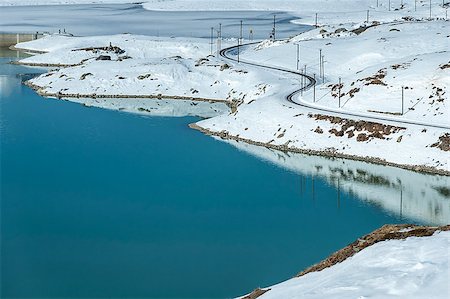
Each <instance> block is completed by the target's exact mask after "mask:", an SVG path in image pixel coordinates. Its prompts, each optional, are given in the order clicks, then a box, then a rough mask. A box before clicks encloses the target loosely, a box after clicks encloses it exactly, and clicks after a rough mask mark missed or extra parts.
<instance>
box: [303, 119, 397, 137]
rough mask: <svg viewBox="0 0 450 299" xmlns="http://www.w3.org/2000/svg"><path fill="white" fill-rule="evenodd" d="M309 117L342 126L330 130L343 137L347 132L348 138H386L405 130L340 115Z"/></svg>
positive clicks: (331, 132)
mask: <svg viewBox="0 0 450 299" xmlns="http://www.w3.org/2000/svg"><path fill="white" fill-rule="evenodd" d="M308 117H310V118H314V119H315V120H322V121H329V122H330V123H332V124H334V125H339V126H340V128H339V129H337V128H332V129H330V130H329V131H328V132H329V133H330V134H333V135H335V136H337V137H343V136H344V135H345V134H347V136H348V138H352V137H354V136H356V140H357V141H367V140H371V139H373V138H378V139H386V136H388V135H391V134H393V133H397V132H399V131H401V130H405V129H406V128H404V127H396V126H391V125H385V124H381V123H376V122H370V121H364V120H352V119H345V118H341V117H338V116H330V115H324V114H308Z"/></svg>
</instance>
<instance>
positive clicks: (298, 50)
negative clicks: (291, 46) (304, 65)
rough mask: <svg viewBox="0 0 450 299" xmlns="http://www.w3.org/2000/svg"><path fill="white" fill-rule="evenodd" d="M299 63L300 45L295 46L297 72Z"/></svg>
mask: <svg viewBox="0 0 450 299" xmlns="http://www.w3.org/2000/svg"><path fill="white" fill-rule="evenodd" d="M299 63H300V44H297V71H298V67H299Z"/></svg>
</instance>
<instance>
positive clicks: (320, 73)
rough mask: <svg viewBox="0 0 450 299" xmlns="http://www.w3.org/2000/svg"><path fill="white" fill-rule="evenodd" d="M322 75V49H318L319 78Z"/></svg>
mask: <svg viewBox="0 0 450 299" xmlns="http://www.w3.org/2000/svg"><path fill="white" fill-rule="evenodd" d="M321 77H322V49H319V78H321Z"/></svg>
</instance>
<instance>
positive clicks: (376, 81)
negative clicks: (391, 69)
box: [358, 69, 387, 86]
mask: <svg viewBox="0 0 450 299" xmlns="http://www.w3.org/2000/svg"><path fill="white" fill-rule="evenodd" d="M384 77H386V69H381V70H379V71H378V72H377V73H376V74H375V75H373V76H370V77H367V78H362V79H358V81H361V82H365V83H364V85H371V84H372V85H383V86H387V84H386V83H384V82H383V79H384Z"/></svg>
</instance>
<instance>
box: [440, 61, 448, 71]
mask: <svg viewBox="0 0 450 299" xmlns="http://www.w3.org/2000/svg"><path fill="white" fill-rule="evenodd" d="M439 68H440V69H441V70H445V69H450V61H449V62H448V63H443V64H441V65H440V66H439Z"/></svg>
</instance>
